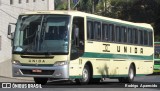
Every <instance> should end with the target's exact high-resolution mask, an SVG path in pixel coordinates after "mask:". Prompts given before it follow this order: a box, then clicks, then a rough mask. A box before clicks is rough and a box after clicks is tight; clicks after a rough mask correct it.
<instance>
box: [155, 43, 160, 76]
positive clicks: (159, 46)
mask: <svg viewBox="0 0 160 91" xmlns="http://www.w3.org/2000/svg"><path fill="white" fill-rule="evenodd" d="M154 47H155V51H154V52H155V56H154V73H160V42H154Z"/></svg>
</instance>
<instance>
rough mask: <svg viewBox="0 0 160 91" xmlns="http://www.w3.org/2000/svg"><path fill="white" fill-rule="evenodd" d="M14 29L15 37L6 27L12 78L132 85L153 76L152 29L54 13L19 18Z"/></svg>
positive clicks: (72, 13) (84, 15) (80, 14)
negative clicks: (9, 38) (104, 81)
mask: <svg viewBox="0 0 160 91" xmlns="http://www.w3.org/2000/svg"><path fill="white" fill-rule="evenodd" d="M15 25H16V29H15V32H11V24H9V25H8V36H10V37H11V39H12V40H13V42H12V43H13V46H12V47H13V48H12V70H13V76H14V77H33V79H34V81H35V83H38V84H46V83H47V81H48V80H49V79H53V80H54V79H56V80H72V81H75V82H76V83H77V84H88V83H95V82H100V80H102V79H105V78H111V79H118V80H119V82H128V83H130V82H133V81H134V77H135V76H144V75H147V74H152V73H153V65H154V43H153V41H154V38H153V37H154V32H153V28H152V26H151V25H149V24H146V23H133V22H128V21H123V20H119V19H112V18H108V17H102V16H98V15H94V14H88V13H84V12H80V11H56V10H55V11H34V12H27V13H23V14H20V15H19V18H18V20H17V23H16V24H15ZM11 35H12V36H11Z"/></svg>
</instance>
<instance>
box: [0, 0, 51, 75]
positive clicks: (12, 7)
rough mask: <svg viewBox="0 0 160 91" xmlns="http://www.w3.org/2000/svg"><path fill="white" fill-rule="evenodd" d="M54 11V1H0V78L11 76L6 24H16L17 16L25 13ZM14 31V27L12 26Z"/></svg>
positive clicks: (9, 48) (9, 46)
mask: <svg viewBox="0 0 160 91" xmlns="http://www.w3.org/2000/svg"><path fill="white" fill-rule="evenodd" d="M36 10H54V0H0V76H8V73H9V74H10V75H9V76H11V73H10V71H11V49H12V47H11V40H10V39H8V38H7V32H8V24H9V23H16V21H17V18H18V15H19V14H20V13H23V12H27V11H36ZM12 29H14V26H12Z"/></svg>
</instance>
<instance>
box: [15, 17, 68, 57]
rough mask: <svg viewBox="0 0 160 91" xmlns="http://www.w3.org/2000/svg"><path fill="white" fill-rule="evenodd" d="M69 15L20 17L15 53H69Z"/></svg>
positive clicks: (16, 32) (16, 33)
mask: <svg viewBox="0 0 160 91" xmlns="http://www.w3.org/2000/svg"><path fill="white" fill-rule="evenodd" d="M69 19H70V17H69V16H68V15H21V16H19V19H18V22H17V26H16V31H15V38H14V44H13V53H42V54H43V53H68V48H69V47H68V40H69V39H68V38H69V37H68V36H69V34H68V31H69Z"/></svg>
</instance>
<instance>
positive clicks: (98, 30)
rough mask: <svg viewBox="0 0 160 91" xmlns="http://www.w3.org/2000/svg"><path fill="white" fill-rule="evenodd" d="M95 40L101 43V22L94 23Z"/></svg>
mask: <svg viewBox="0 0 160 91" xmlns="http://www.w3.org/2000/svg"><path fill="white" fill-rule="evenodd" d="M94 35H95V36H94V37H95V38H94V39H95V40H98V41H101V23H100V22H94Z"/></svg>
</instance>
